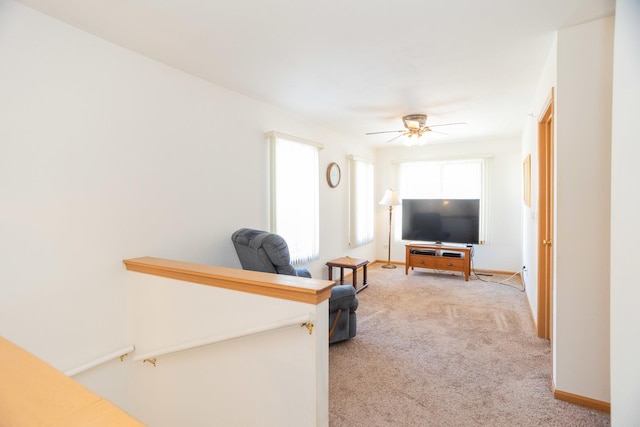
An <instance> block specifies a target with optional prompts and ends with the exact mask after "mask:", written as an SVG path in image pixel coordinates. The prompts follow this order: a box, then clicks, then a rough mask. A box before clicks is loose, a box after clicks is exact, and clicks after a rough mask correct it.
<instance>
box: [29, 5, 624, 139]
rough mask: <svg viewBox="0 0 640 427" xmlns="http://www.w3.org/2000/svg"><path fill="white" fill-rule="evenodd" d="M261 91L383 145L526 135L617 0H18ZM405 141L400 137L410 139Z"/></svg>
mask: <svg viewBox="0 0 640 427" xmlns="http://www.w3.org/2000/svg"><path fill="white" fill-rule="evenodd" d="M19 2H20V3H23V4H25V5H28V6H30V7H32V8H34V9H37V10H40V11H41V12H43V13H46V14H48V15H50V16H52V17H54V18H57V19H59V20H61V21H64V22H67V23H69V24H71V25H73V26H75V27H77V28H80V29H82V30H85V31H87V32H89V33H92V34H94V35H96V36H98V37H101V38H103V39H106V40H109V41H111V42H113V43H116V44H119V45H121V46H123V47H126V48H128V49H131V50H133V51H136V52H139V53H141V54H143V55H146V56H148V57H151V58H154V59H156V60H158V61H161V62H163V63H165V64H168V65H171V66H173V67H175V68H178V69H181V70H184V71H186V72H188V73H191V74H193V75H196V76H199V77H201V78H204V79H206V80H209V81H211V82H214V83H216V84H218V85H221V86H224V87H226V88H229V89H232V90H234V91H237V92H240V93H242V94H245V95H247V96H249V97H252V98H256V99H259V100H262V101H265V102H267V103H270V104H274V105H277V106H280V107H282V108H284V109H287V110H290V111H292V112H295V113H296V114H299V115H302V116H305V117H309V118H311V119H312V120H314V121H315V122H317V123H319V124H322V125H324V126H326V127H328V128H330V129H333V130H335V131H337V132H340V133H343V134H345V135H348V136H352V137H354V138H358V139H359V140H364V141H367V142H370V143H371V144H375V145H381V146H384V145H385V144H386V140H388V139H390V138H392V137H393V136H395V135H389V134H386V135H376V136H364V134H365V133H366V132H375V131H383V130H393V129H401V128H402V122H401V117H402V116H403V115H406V114H411V113H425V114H428V115H429V118H428V120H427V124H431V125H435V124H440V123H449V122H466V123H467V125H466V126H452V127H447V128H441V129H439V130H443V131H445V132H447V133H448V135H447V136H444V135H440V134H434V133H431V134H428V135H427V136H425V137H423V139H425V138H428V140H429V141H434V142H435V141H441V142H445V141H454V140H460V139H468V138H486V137H504V136H514V135H519V134H520V132H521V130H522V127H523V124H524V121H525V118H526V115H527V114H528V113H529V108H530V103H531V101H532V96H533V94H534V92H535V88H536V84H537V82H538V79H539V77H540V74H541V72H542V69H543V67H544V64H545V61H546V59H547V56H548V54H549V49H550V47H551V43H552V40H553V34H554V31H555V30H556V29H561V28H566V27H569V26H572V25H576V24H580V23H583V22H587V21H591V20H593V19H597V18H600V17H604V16H609V15H612V14H613V12H614V6H615V0H485V1H479V0H449V1H442V0H441V1H434V0H325V1H312V0H110V1H104V0H56V1H51V0H19ZM401 139H402V138H400V139H398V140H396V141H394V143H401Z"/></svg>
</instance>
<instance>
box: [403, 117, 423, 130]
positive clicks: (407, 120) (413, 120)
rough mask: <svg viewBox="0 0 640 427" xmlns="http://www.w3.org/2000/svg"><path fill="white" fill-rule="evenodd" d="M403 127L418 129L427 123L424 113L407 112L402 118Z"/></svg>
mask: <svg viewBox="0 0 640 427" xmlns="http://www.w3.org/2000/svg"><path fill="white" fill-rule="evenodd" d="M402 122H403V123H404V127H406V128H407V129H409V130H411V131H418V130H420V129H421V128H423V127H424V125H425V124H426V123H427V115H426V114H409V115H407V116H404V117H403V118H402Z"/></svg>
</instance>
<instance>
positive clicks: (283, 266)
mask: <svg viewBox="0 0 640 427" xmlns="http://www.w3.org/2000/svg"><path fill="white" fill-rule="evenodd" d="M231 240H232V241H233V246H234V247H235V248H236V253H237V254H238V259H239V260H240V264H241V265H242V268H243V269H244V270H253V271H262V272H265V273H274V274H287V275H290V276H299V277H308V278H310V277H311V273H310V272H309V270H307V269H306V268H295V267H294V266H293V265H291V257H290V256H289V247H288V246H287V242H285V240H284V239H283V238H282V237H281V236H280V235H278V234H275V233H269V232H267V231H261V230H254V229H250V228H241V229H240V230H237V231H236V232H234V233H233V235H232V236H231ZM357 308H358V298H356V290H355V289H354V287H353V286H351V285H336V286H334V287H333V288H331V297H330V298H329V344H332V343H334V342H338V341H343V340H346V339H349V338H352V337H355V336H356V309H357Z"/></svg>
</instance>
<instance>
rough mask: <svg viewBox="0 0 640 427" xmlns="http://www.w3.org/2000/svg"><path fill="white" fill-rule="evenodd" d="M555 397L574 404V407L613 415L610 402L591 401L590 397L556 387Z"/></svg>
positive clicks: (554, 389)
mask: <svg viewBox="0 0 640 427" xmlns="http://www.w3.org/2000/svg"><path fill="white" fill-rule="evenodd" d="M553 397H555V398H556V399H558V400H563V401H565V402H569V403H573V404H574V405H579V406H584V407H585V408H591V409H595V410H597V411H602V412H606V413H608V414H610V413H611V403H609V402H603V401H601V400H596V399H591V398H590V397H585V396H580V395H578V394H573V393H569V392H566V391H562V390H558V389H556V388H555V387H554V388H553Z"/></svg>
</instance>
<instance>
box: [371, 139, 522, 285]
mask: <svg viewBox="0 0 640 427" xmlns="http://www.w3.org/2000/svg"><path fill="white" fill-rule="evenodd" d="M474 155H475V156H490V157H492V174H491V175H492V176H491V188H490V191H489V193H490V196H489V209H490V214H489V215H490V222H489V224H488V238H487V243H486V244H484V245H475V250H474V253H475V254H474V257H473V266H474V267H475V268H478V269H486V270H499V271H513V272H515V271H520V268H521V267H522V265H521V262H522V257H521V246H522V245H521V242H522V240H521V220H520V211H521V205H522V178H521V177H522V160H521V159H520V146H519V141H518V139H517V138H513V139H502V140H491V141H489V140H474V141H460V142H450V143H446V144H428V143H427V144H425V145H423V146H418V147H393V148H383V149H378V151H377V153H376V166H375V167H376V196H375V197H376V202H377V201H379V200H380V199H382V196H383V194H384V190H385V189H387V188H395V189H397V188H398V167H397V165H398V164H399V163H401V162H403V161H417V160H429V159H442V158H456V157H462V156H474ZM398 196H399V197H400V198H401V197H402V194H398ZM394 212H395V214H394V216H393V224H394V225H393V228H394V230H393V233H392V242H391V260H392V261H398V262H404V259H405V246H404V245H405V244H406V243H407V242H405V241H402V240H400V233H399V232H398V233H396V231H397V230H396V227H399V224H400V223H401V217H400V215H398V212H396V211H394ZM388 233H389V211H388V207H386V206H380V205H377V207H376V236H378V238H377V243H376V251H377V258H378V259H385V260H386V259H387V255H388V252H387V241H388ZM383 236H387V238H384V237H383Z"/></svg>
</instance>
